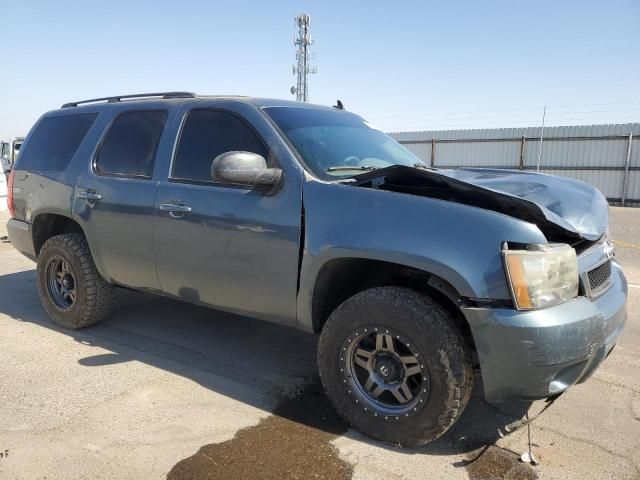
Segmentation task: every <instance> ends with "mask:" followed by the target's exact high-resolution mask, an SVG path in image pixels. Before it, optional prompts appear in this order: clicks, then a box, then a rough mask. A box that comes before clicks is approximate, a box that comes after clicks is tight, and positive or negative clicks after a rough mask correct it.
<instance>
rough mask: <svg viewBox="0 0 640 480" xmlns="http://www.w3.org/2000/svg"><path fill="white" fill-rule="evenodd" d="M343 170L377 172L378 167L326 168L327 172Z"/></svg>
mask: <svg viewBox="0 0 640 480" xmlns="http://www.w3.org/2000/svg"><path fill="white" fill-rule="evenodd" d="M343 170H364V171H370V170H378V167H372V166H371V165H352V166H349V165H341V166H339V167H329V168H327V172H341V171H343Z"/></svg>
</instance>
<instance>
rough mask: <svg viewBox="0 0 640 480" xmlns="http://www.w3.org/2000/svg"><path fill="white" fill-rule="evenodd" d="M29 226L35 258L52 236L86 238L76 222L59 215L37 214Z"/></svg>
mask: <svg viewBox="0 0 640 480" xmlns="http://www.w3.org/2000/svg"><path fill="white" fill-rule="evenodd" d="M31 224H32V227H31V235H32V238H33V249H34V251H35V254H36V257H37V256H39V255H40V250H41V249H42V246H43V245H44V243H45V242H46V241H47V240H48V239H50V238H51V237H53V236H56V235H62V234H63V233H81V234H82V235H84V237H85V238H87V236H86V235H85V233H84V230H83V229H82V227H81V226H80V224H79V223H78V222H76V221H75V220H74V219H73V218H71V217H70V216H66V215H62V214H60V213H51V212H43V213H39V214H38V215H36V216H35V217H34V218H33V219H32V221H31Z"/></svg>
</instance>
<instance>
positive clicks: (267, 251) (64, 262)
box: [8, 92, 627, 446]
mask: <svg viewBox="0 0 640 480" xmlns="http://www.w3.org/2000/svg"><path fill="white" fill-rule="evenodd" d="M9 180H10V187H11V188H10V192H9V207H10V212H11V216H12V218H11V219H10V220H9V223H8V231H9V235H10V238H11V242H12V243H13V245H14V246H15V248H16V249H18V250H19V251H20V252H22V253H23V254H24V255H26V256H27V257H29V258H31V259H33V260H34V261H37V273H38V290H39V293H40V297H41V298H42V303H43V305H44V308H45V309H46V311H47V312H48V314H49V315H50V316H51V318H52V319H53V320H54V321H55V322H56V323H58V324H60V325H62V326H64V327H68V328H79V327H85V326H87V325H91V324H94V323H96V322H98V321H100V320H102V319H104V318H105V317H107V315H108V314H109V309H110V306H111V299H112V292H113V288H114V287H115V286H118V287H126V288H131V289H135V290H140V291H145V292H150V293H154V294H159V295H166V296H168V297H172V298H177V299H180V300H184V301H186V302H191V303H196V304H200V305H206V306H210V307H214V308H216V309H221V310H225V311H230V312H235V313H239V314H242V315H248V316H252V317H256V318H260V319H264V320H268V321H272V322H278V323H281V324H285V325H290V326H294V327H297V328H299V329H302V330H304V331H307V332H310V333H317V334H320V340H319V346H318V365H319V370H320V377H321V379H322V383H323V385H324V387H325V390H326V392H327V394H328V396H329V397H330V399H331V401H332V402H333V404H334V405H335V407H336V409H337V410H338V411H339V412H340V413H341V414H342V415H343V416H344V418H346V419H347V420H348V421H349V422H350V423H351V424H352V425H353V426H354V427H356V428H358V429H360V430H361V431H363V432H365V433H366V434H368V435H371V436H372V437H375V438H378V439H380V440H383V441H385V442H391V443H395V444H400V445H407V446H414V445H419V444H424V443H426V442H429V441H432V440H434V439H435V438H437V437H439V436H440V435H442V434H443V433H444V432H445V431H446V430H447V429H448V428H449V427H451V425H452V424H453V423H454V422H455V421H456V419H457V418H458V417H459V416H460V414H461V412H462V411H463V409H464V407H465V405H466V404H467V401H468V399H469V396H470V393H471V388H472V383H473V379H474V375H473V374H474V369H479V372H480V374H481V376H482V380H483V385H484V393H485V397H486V399H487V400H488V401H489V402H503V401H507V400H514V399H523V400H534V399H541V398H546V397H553V396H556V395H558V394H560V393H561V392H563V391H564V390H566V389H567V388H568V387H570V386H571V385H573V384H575V383H579V382H583V381H585V380H586V379H587V378H588V377H589V376H590V375H591V374H592V373H593V372H594V371H595V370H596V368H597V367H598V366H599V365H600V364H601V362H602V361H603V360H604V359H605V357H606V356H607V355H608V354H609V353H610V351H611V350H612V349H613V347H614V345H615V342H616V338H617V337H618V335H619V333H620V331H621V329H622V326H623V324H624V320H625V304H626V298H627V284H626V281H625V277H624V275H623V273H622V270H621V268H620V265H619V264H618V262H617V261H616V258H615V256H614V251H613V246H612V243H611V241H610V239H609V236H608V228H607V224H608V205H607V202H606V200H605V198H604V197H603V196H602V194H601V193H600V192H599V191H598V190H596V189H595V188H593V187H591V186H589V185H587V184H584V183H581V182H578V181H575V180H570V179H566V178H558V177H554V176H548V175H541V174H536V173H529V172H522V171H508V170H482V169H459V170H437V169H434V168H431V167H429V166H428V165H427V164H425V163H424V162H422V161H421V160H420V159H418V158H417V157H415V156H414V155H413V154H412V153H411V152H409V151H408V150H406V149H405V148H403V147H402V146H400V145H399V144H398V143H397V142H395V141H394V140H393V139H392V138H390V137H389V136H387V135H385V134H384V133H383V132H381V131H379V130H377V129H376V128H374V127H372V126H371V125H370V124H369V123H367V122H366V121H365V120H363V119H362V118H361V117H359V116H357V115H354V114H353V113H349V112H347V111H345V110H343V109H342V108H341V104H339V107H323V106H317V105H310V104H304V103H296V102H287V101H281V100H269V99H258V98H246V97H213V96H212V97H207V96H197V95H194V94H191V93H188V92H170V93H159V94H148V95H127V96H120V97H109V98H102V99H94V100H87V101H82V102H73V103H68V104H66V105H63V107H62V108H61V109H59V110H56V111H52V112H49V113H47V114H45V115H44V116H42V118H40V120H38V122H37V123H36V124H35V126H34V127H33V129H32V130H31V132H30V133H29V135H28V137H27V138H26V140H25V142H24V145H23V147H22V151H21V153H20V156H19V157H18V161H17V163H16V165H15V169H14V170H13V171H12V173H11V176H10V179H9ZM293 348H295V346H293Z"/></svg>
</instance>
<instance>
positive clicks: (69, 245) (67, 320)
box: [37, 233, 113, 329]
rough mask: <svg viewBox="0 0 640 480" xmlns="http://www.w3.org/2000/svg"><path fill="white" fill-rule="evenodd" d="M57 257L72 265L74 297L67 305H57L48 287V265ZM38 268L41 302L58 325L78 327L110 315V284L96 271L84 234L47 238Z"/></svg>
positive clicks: (91, 323)
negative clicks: (71, 303) (67, 306)
mask: <svg viewBox="0 0 640 480" xmlns="http://www.w3.org/2000/svg"><path fill="white" fill-rule="evenodd" d="M60 258H62V259H64V260H65V261H66V262H68V264H69V265H70V266H71V268H72V270H73V273H74V276H75V280H76V284H75V288H76V289H77V292H76V300H75V301H74V303H73V305H71V307H69V308H61V307H60V306H59V305H57V304H56V303H55V301H54V300H53V299H52V296H51V293H50V291H49V288H48V286H47V285H48V283H47V282H48V279H47V265H49V263H50V262H51V261H52V260H55V259H60ZM37 270H38V293H39V294H40V299H41V301H42V305H43V306H44V309H45V310H46V312H47V313H48V314H49V316H50V317H51V319H52V320H53V321H54V322H55V323H57V324H58V325H60V326H62V327H65V328H71V329H77V328H82V327H87V326H89V325H93V324H95V323H98V322H100V321H101V320H104V319H105V318H106V317H107V316H108V315H109V312H110V310H111V305H112V294H113V287H112V286H111V285H110V284H109V283H107V282H106V281H105V280H104V279H103V278H102V277H101V276H100V274H99V273H98V270H97V269H96V266H95V263H94V262H93V258H92V257H91V252H90V250H89V245H88V244H87V241H86V239H85V238H84V235H82V234H80V233H65V234H63V235H56V236H54V237H51V238H50V239H48V240H47V241H46V242H45V243H44V245H43V246H42V249H41V250H40V254H39V255H38V269H37Z"/></svg>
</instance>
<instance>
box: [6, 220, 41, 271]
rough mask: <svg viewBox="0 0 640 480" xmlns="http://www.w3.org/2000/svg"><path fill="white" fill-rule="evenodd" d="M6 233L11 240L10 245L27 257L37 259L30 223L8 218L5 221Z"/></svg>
mask: <svg viewBox="0 0 640 480" xmlns="http://www.w3.org/2000/svg"><path fill="white" fill-rule="evenodd" d="M7 233H8V235H9V239H10V240H11V245H13V247H14V248H15V249H16V250H18V251H19V252H20V253H22V254H23V255H24V256H26V257H27V258H30V259H31V260H33V261H34V262H35V261H37V257H36V252H35V250H34V248H33V236H32V234H31V224H30V223H27V222H22V221H20V220H16V219H15V218H11V219H9V221H8V222H7Z"/></svg>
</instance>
